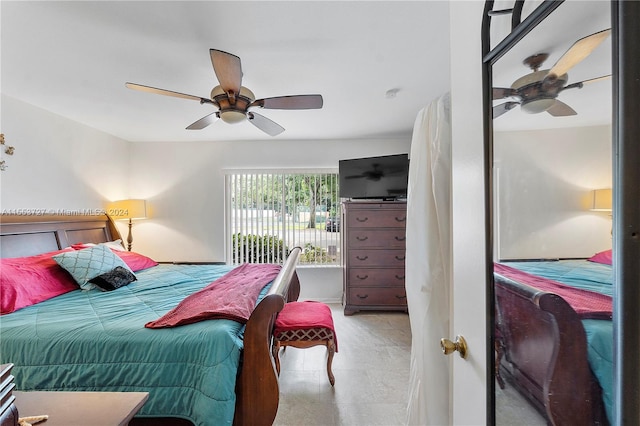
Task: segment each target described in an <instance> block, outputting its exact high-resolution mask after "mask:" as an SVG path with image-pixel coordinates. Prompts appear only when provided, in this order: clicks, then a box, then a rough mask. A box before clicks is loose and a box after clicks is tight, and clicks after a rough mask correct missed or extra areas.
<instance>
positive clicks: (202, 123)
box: [187, 111, 220, 130]
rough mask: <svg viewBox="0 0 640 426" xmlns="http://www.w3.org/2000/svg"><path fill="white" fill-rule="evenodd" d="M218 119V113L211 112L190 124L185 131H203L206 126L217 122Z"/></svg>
mask: <svg viewBox="0 0 640 426" xmlns="http://www.w3.org/2000/svg"><path fill="white" fill-rule="evenodd" d="M218 118H220V113H219V112H218V111H216V112H212V113H211V114H209V115H205V116H204V117H202V118H201V119H200V120H198V121H196V122H194V123H192V124H190V125H189V126H188V127H187V130H201V129H204V128H205V127H207V126H208V125H210V124H213V123H215V122H216V121H218Z"/></svg>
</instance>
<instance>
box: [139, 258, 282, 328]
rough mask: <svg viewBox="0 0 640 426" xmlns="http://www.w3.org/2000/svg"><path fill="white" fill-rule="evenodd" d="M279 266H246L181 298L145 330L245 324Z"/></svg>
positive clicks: (255, 264)
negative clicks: (202, 323) (206, 323)
mask: <svg viewBox="0 0 640 426" xmlns="http://www.w3.org/2000/svg"><path fill="white" fill-rule="evenodd" d="M280 268H281V267H280V265H274V264H257V263H245V264H243V265H240V266H238V267H237V268H235V269H233V270H232V271H230V272H228V273H227V274H225V275H224V276H222V277H220V278H218V279H217V280H215V281H214V282H212V283H211V284H209V285H207V286H206V287H205V288H203V289H202V290H199V291H197V292H195V293H193V294H191V295H189V296H187V297H186V298H184V299H183V300H182V301H181V302H180V303H179V304H178V306H176V307H175V308H173V309H172V310H170V311H169V312H167V313H166V314H165V315H164V316H162V317H160V318H158V319H157V320H155V321H150V322H148V323H147V324H145V327H147V328H164V327H176V326H179V325H185V324H191V323H194V322H198V321H204V320H208V319H230V320H234V321H238V322H240V323H242V324H244V323H246V322H247V320H248V319H249V317H250V316H251V312H253V309H254V308H255V306H256V300H258V296H259V295H260V291H261V290H262V289H263V288H264V286H265V285H267V284H268V283H270V282H271V281H273V279H274V278H275V277H276V276H277V275H278V273H279V272H280Z"/></svg>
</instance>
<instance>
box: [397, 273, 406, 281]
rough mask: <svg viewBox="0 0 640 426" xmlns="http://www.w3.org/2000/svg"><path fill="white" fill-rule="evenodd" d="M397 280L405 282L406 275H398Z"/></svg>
mask: <svg viewBox="0 0 640 426" xmlns="http://www.w3.org/2000/svg"><path fill="white" fill-rule="evenodd" d="M396 279H398V280H404V275H398V274H396Z"/></svg>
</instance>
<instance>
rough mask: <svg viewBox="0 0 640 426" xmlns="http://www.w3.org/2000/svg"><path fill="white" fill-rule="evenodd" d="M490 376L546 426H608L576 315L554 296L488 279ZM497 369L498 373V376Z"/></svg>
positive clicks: (560, 299) (510, 281)
mask: <svg viewBox="0 0 640 426" xmlns="http://www.w3.org/2000/svg"><path fill="white" fill-rule="evenodd" d="M494 281H495V297H496V352H497V359H496V370H497V371H496V372H497V373H498V372H499V375H498V374H497V378H498V383H501V379H502V377H504V378H506V379H507V386H508V385H512V386H514V387H515V388H516V389H517V390H518V391H519V392H520V393H521V394H522V395H523V396H525V397H526V398H527V399H528V400H529V401H530V402H531V404H532V405H533V406H534V407H535V408H536V409H537V410H538V411H539V412H540V413H541V414H542V415H543V416H545V417H546V418H547V420H548V421H549V424H552V425H608V420H607V416H606V412H605V408H604V404H603V402H602V395H601V389H600V385H599V384H598V381H597V379H596V378H595V377H594V376H593V374H592V372H591V369H590V368H589V362H588V360H587V337H586V333H585V331H584V327H583V325H582V322H581V320H580V318H579V317H578V314H577V313H576V312H575V310H573V308H572V307H571V306H569V304H568V303H567V302H566V301H565V300H564V299H563V298H561V297H560V296H558V295H556V294H553V293H548V292H544V291H538V290H536V289H534V288H532V287H529V286H527V285H524V284H521V283H519V282H516V281H514V280H511V279H508V278H505V277H502V276H500V275H497V274H496V275H494ZM498 370H499V371H498Z"/></svg>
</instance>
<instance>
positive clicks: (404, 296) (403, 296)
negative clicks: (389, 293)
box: [396, 294, 407, 299]
mask: <svg viewBox="0 0 640 426" xmlns="http://www.w3.org/2000/svg"><path fill="white" fill-rule="evenodd" d="M406 298H407V295H406V294H404V295H401V294H396V299H406Z"/></svg>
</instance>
